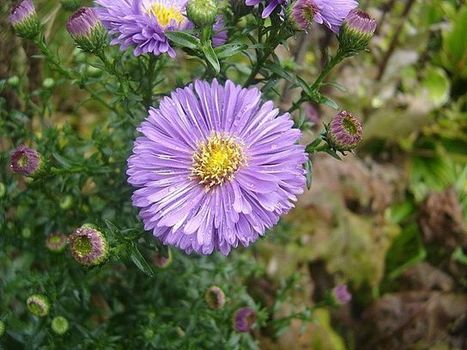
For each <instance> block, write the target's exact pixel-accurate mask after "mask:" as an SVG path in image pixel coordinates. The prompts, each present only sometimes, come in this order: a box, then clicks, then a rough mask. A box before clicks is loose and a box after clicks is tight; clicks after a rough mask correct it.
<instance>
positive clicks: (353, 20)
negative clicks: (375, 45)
mask: <svg viewBox="0 0 467 350" xmlns="http://www.w3.org/2000/svg"><path fill="white" fill-rule="evenodd" d="M375 30H376V21H375V20H374V19H373V18H371V17H370V16H369V15H368V14H367V13H366V12H364V11H361V10H358V9H354V10H352V11H350V12H349V14H348V15H347V17H346V18H345V21H344V23H343V25H342V27H341V30H340V34H339V44H340V50H342V51H344V52H346V53H350V54H354V53H357V52H359V51H362V50H365V49H366V48H367V47H368V43H369V42H370V39H371V38H372V37H373V34H374V33H375Z"/></svg>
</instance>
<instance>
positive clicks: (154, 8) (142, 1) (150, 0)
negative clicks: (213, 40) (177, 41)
mask: <svg viewBox="0 0 467 350" xmlns="http://www.w3.org/2000/svg"><path fill="white" fill-rule="evenodd" d="M95 3H96V4H97V5H99V7H97V8H96V11H97V14H98V16H99V18H100V19H101V21H102V23H103V24H104V26H105V27H106V28H107V29H108V30H109V32H110V34H111V35H112V36H113V37H114V39H113V40H112V41H111V44H112V45H120V48H121V49H122V50H126V49H127V48H129V47H134V48H135V49H134V51H133V52H134V54H135V56H139V55H141V54H144V53H152V54H154V55H160V54H163V53H167V54H168V55H169V56H170V57H175V50H174V49H173V48H172V47H171V46H170V44H169V41H168V39H167V37H166V36H165V34H164V33H165V32H166V31H175V30H184V29H186V27H187V25H188V24H189V21H188V19H187V18H186V17H185V7H186V3H187V0H95Z"/></svg>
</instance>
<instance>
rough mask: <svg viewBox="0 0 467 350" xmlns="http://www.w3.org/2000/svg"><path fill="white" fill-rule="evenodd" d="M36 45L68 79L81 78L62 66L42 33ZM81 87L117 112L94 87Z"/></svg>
mask: <svg viewBox="0 0 467 350" xmlns="http://www.w3.org/2000/svg"><path fill="white" fill-rule="evenodd" d="M35 43H36V45H37V46H38V47H39V50H40V51H41V52H42V54H43V55H44V56H45V58H46V59H47V61H48V62H49V63H50V64H51V65H52V66H54V68H55V70H56V71H57V72H59V73H60V74H61V75H62V76H64V77H65V78H67V79H68V80H79V77H78V76H74V75H73V74H72V73H71V72H70V71H68V70H66V69H65V68H63V67H62V65H61V63H60V60H59V59H58V58H57V57H56V56H55V55H54V54H53V53H52V52H51V51H50V49H49V47H48V46H47V43H46V42H45V38H44V36H43V35H40V36H39V37H38V38H37V39H36V40H35ZM79 87H80V88H81V89H83V90H85V91H87V92H88V93H89V94H90V95H91V96H92V97H93V98H94V99H95V100H96V101H98V102H99V103H101V104H102V105H104V106H105V107H107V108H108V109H110V110H111V111H113V112H115V113H117V110H116V109H115V108H114V107H112V106H111V105H110V104H108V103H107V102H106V101H105V100H104V99H102V98H101V97H100V96H99V95H97V94H96V93H95V92H94V91H93V90H92V89H90V88H89V87H88V86H86V85H79Z"/></svg>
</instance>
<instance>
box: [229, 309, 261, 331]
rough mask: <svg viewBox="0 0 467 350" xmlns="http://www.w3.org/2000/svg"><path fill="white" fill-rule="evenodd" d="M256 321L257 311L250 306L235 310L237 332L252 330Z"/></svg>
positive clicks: (234, 322) (234, 323)
mask: <svg viewBox="0 0 467 350" xmlns="http://www.w3.org/2000/svg"><path fill="white" fill-rule="evenodd" d="M255 322H256V311H255V310H253V309H252V308H250V307H242V308H241V309H238V310H237V311H236V312H235V315H234V319H233V326H234V329H235V330H236V331H237V332H240V333H247V332H250V331H251V329H252V327H253V325H254V324H255Z"/></svg>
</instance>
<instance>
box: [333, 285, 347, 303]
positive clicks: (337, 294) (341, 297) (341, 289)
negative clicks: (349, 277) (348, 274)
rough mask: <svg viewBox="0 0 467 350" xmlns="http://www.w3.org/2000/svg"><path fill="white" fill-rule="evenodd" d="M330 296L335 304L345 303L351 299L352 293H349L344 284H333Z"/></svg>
mask: <svg viewBox="0 0 467 350" xmlns="http://www.w3.org/2000/svg"><path fill="white" fill-rule="evenodd" d="M332 296H333V299H334V302H335V303H336V304H337V305H345V304H347V303H349V302H350V300H352V294H350V292H349V290H348V289H347V285H345V284H340V285H338V286H335V287H334V288H333V289H332Z"/></svg>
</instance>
